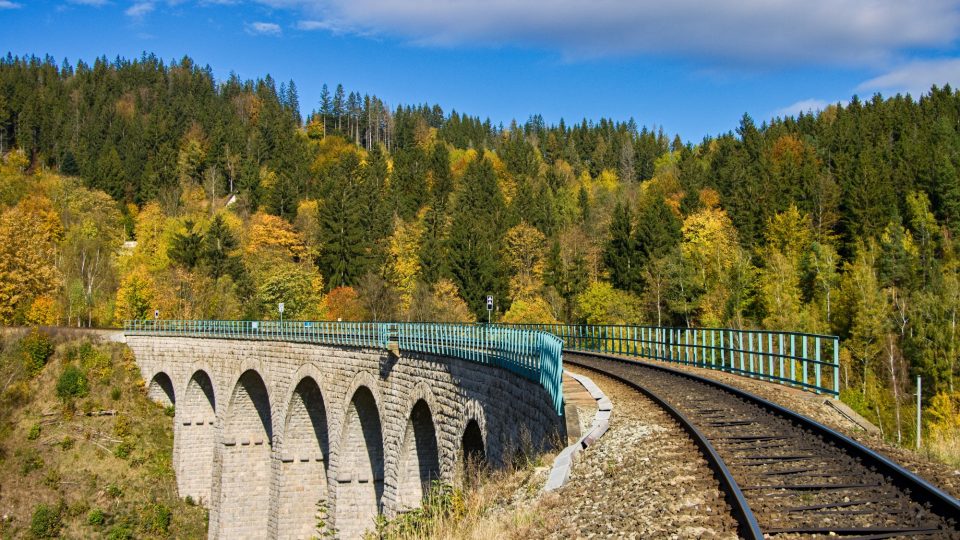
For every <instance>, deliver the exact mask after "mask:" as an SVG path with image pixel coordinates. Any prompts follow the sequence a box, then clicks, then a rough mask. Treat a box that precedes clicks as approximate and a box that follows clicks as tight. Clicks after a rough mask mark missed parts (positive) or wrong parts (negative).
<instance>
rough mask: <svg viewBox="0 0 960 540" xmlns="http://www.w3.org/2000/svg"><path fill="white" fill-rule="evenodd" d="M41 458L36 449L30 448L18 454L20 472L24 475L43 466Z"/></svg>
mask: <svg viewBox="0 0 960 540" xmlns="http://www.w3.org/2000/svg"><path fill="white" fill-rule="evenodd" d="M43 465H44V463H43V458H42V457H40V453H39V452H37V451H36V450H33V449H30V450H27V451H26V452H23V453H22V454H20V474H21V475H23V476H26V475H28V474H30V473H32V472H33V471H38V470H40V469H42V468H43Z"/></svg>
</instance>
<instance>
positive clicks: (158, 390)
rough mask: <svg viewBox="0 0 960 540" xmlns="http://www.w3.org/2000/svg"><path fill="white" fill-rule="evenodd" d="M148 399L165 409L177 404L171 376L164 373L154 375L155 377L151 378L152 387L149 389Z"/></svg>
mask: <svg viewBox="0 0 960 540" xmlns="http://www.w3.org/2000/svg"><path fill="white" fill-rule="evenodd" d="M147 397H149V398H150V399H151V400H153V401H155V402H157V403H160V404H161V405H163V406H164V407H170V406H172V405H174V404H176V402H177V397H176V394H175V392H174V390H173V381H172V380H171V379H170V376H169V375H167V374H166V373H165V372H163V371H158V372H156V373H154V374H153V377H151V378H150V385H149V386H148V387H147Z"/></svg>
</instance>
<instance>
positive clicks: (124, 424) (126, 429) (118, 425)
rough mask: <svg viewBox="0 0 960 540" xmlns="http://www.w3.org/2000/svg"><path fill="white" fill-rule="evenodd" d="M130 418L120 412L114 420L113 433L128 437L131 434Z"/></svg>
mask: <svg viewBox="0 0 960 540" xmlns="http://www.w3.org/2000/svg"><path fill="white" fill-rule="evenodd" d="M131 427H132V426H131V425H130V418H129V417H127V416H126V415H124V414H118V415H117V416H116V418H115V419H114V420H113V434H114V435H116V436H117V437H121V438H122V437H127V436H129V435H130V429H131Z"/></svg>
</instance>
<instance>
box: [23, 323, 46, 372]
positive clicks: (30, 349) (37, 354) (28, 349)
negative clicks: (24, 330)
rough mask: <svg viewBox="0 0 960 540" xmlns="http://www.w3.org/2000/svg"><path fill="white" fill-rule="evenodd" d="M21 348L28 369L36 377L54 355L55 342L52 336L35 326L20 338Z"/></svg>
mask: <svg viewBox="0 0 960 540" xmlns="http://www.w3.org/2000/svg"><path fill="white" fill-rule="evenodd" d="M20 350H21V351H23V356H24V360H25V361H26V364H27V371H28V372H29V373H30V376H31V377H34V376H36V375H37V374H39V373H40V372H41V371H43V366H45V365H47V360H49V359H50V357H51V356H53V343H51V342H50V336H48V335H46V334H44V333H43V332H41V331H40V330H39V329H37V328H34V329H33V330H32V331H30V333H29V334H27V335H26V336H24V338H23V339H22V340H20Z"/></svg>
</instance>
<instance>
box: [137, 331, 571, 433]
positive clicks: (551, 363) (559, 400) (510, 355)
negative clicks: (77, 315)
mask: <svg viewBox="0 0 960 540" xmlns="http://www.w3.org/2000/svg"><path fill="white" fill-rule="evenodd" d="M123 330H124V333H125V334H126V335H134V336H136V335H140V336H180V337H215V338H221V339H252V340H263V341H289V342H296V343H317V344H323V345H336V346H344V347H366V348H372V349H382V350H388V351H394V350H396V349H394V348H392V347H391V345H397V346H398V348H399V350H400V351H411V352H419V353H426V354H434V355H438V356H446V357H451V358H460V359H462V360H468V361H470V362H476V363H478V364H487V365H493V366H496V367H500V368H504V369H507V370H509V371H512V372H514V373H516V374H518V375H520V376H522V377H524V378H526V379H529V380H531V381H534V382H537V383H539V384H540V385H541V386H543V388H544V389H545V390H546V391H547V392H548V393H549V394H550V397H551V398H552V399H553V406H554V409H555V410H556V412H557V414H558V415H563V382H562V378H563V358H562V354H563V341H562V340H561V339H560V338H558V337H557V336H555V335H553V334H550V333H549V332H546V331H543V330H540V329H535V328H520V327H516V328H511V327H507V326H501V325H482V324H478V325H472V324H446V323H367V322H325V321H220V320H206V321H202V320H128V321H124V323H123Z"/></svg>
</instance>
